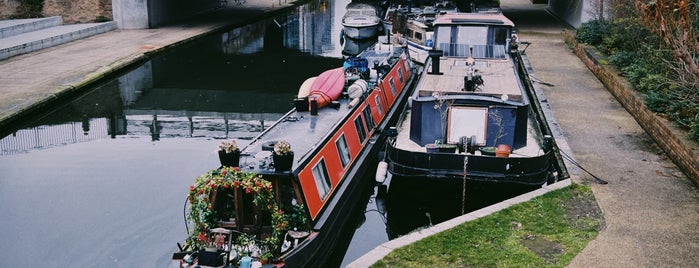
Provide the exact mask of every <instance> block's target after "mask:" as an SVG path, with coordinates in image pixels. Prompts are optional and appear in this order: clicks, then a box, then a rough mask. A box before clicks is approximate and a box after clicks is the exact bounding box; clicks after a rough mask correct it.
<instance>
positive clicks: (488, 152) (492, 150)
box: [478, 147, 495, 156]
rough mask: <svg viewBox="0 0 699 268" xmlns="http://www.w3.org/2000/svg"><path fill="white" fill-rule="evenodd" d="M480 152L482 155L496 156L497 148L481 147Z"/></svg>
mask: <svg viewBox="0 0 699 268" xmlns="http://www.w3.org/2000/svg"><path fill="white" fill-rule="evenodd" d="M478 151H480V152H481V154H482V155H487V156H495V147H481V148H478Z"/></svg>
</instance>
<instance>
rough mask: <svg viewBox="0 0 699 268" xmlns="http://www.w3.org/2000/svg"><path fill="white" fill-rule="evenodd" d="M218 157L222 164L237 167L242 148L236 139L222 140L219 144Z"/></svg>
mask: <svg viewBox="0 0 699 268" xmlns="http://www.w3.org/2000/svg"><path fill="white" fill-rule="evenodd" d="M218 159H219V160H220V161H221V165H222V166H226V167H237V166H239V163H240V149H239V148H238V144H237V143H236V142H235V140H231V141H222V142H221V143H219V144H218Z"/></svg>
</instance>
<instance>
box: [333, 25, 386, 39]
mask: <svg viewBox="0 0 699 268" xmlns="http://www.w3.org/2000/svg"><path fill="white" fill-rule="evenodd" d="M342 30H343V31H344V33H345V36H346V37H348V38H352V39H367V38H372V37H376V36H377V35H378V34H379V24H375V25H370V26H362V27H353V26H347V25H344V26H343V28H342Z"/></svg>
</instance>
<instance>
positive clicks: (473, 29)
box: [435, 25, 507, 58]
mask: <svg viewBox="0 0 699 268" xmlns="http://www.w3.org/2000/svg"><path fill="white" fill-rule="evenodd" d="M435 36H436V40H437V41H436V42H437V48H438V49H440V50H442V51H444V56H446V57H469V56H472V57H474V58H504V57H505V56H506V53H505V45H506V43H507V40H506V39H507V28H503V27H498V28H492V29H490V30H489V28H488V27H487V26H472V25H457V26H439V27H437V28H436V29H435ZM471 49H473V50H471Z"/></svg>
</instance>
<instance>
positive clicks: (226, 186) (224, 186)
mask: <svg viewBox="0 0 699 268" xmlns="http://www.w3.org/2000/svg"><path fill="white" fill-rule="evenodd" d="M223 188H226V189H228V188H231V186H230V185H229V184H228V183H226V184H224V185H223Z"/></svg>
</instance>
